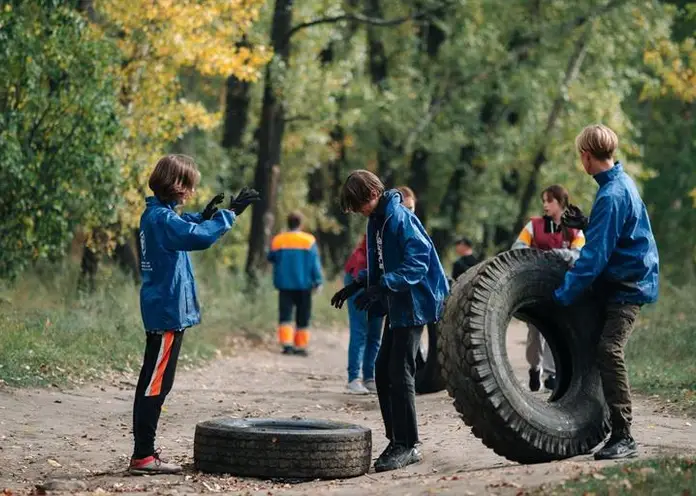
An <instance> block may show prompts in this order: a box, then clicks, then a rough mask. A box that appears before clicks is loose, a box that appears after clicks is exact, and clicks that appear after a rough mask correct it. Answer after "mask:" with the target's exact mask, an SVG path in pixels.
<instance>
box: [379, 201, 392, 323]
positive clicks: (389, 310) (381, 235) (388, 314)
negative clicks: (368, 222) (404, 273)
mask: <svg viewBox="0 0 696 496" xmlns="http://www.w3.org/2000/svg"><path fill="white" fill-rule="evenodd" d="M392 215H393V214H391V215H389V217H387V218H386V219H384V223H383V224H382V229H381V231H380V237H381V238H382V265H384V269H383V270H384V274H386V273H387V264H385V263H384V228H385V227H387V221H388V220H389V219H390V218H391V216H392ZM384 274H382V275H384ZM386 299H387V317H389V325H390V326H391V322H392V318H391V304H390V303H389V294H387V297H386Z"/></svg>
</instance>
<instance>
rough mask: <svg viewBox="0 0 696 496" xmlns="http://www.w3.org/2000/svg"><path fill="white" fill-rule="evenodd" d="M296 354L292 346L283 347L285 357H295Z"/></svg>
mask: <svg viewBox="0 0 696 496" xmlns="http://www.w3.org/2000/svg"><path fill="white" fill-rule="evenodd" d="M294 353H295V348H293V347H292V346H283V355H293V354H294Z"/></svg>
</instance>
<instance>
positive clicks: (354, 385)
mask: <svg viewBox="0 0 696 496" xmlns="http://www.w3.org/2000/svg"><path fill="white" fill-rule="evenodd" d="M346 389H347V390H348V394H370V391H369V390H368V389H367V388H366V387H365V386H363V383H362V381H361V380H360V379H353V380H352V381H350V382H349V383H348V384H347V385H346Z"/></svg>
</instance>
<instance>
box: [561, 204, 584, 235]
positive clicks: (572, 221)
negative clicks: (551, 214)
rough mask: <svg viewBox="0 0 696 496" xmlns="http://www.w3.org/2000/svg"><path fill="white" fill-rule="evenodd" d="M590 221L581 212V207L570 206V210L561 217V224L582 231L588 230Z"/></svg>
mask: <svg viewBox="0 0 696 496" xmlns="http://www.w3.org/2000/svg"><path fill="white" fill-rule="evenodd" d="M588 222H589V220H588V218H587V217H585V215H584V214H583V213H582V210H580V207H577V206H575V205H568V208H567V209H566V211H565V212H563V216H562V217H561V224H562V225H564V226H566V227H569V228H571V229H580V230H581V231H585V230H587V224H588Z"/></svg>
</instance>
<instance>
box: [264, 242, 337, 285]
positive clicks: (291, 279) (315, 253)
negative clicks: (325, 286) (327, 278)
mask: <svg viewBox="0 0 696 496" xmlns="http://www.w3.org/2000/svg"><path fill="white" fill-rule="evenodd" d="M268 261H269V262H271V263H272V264H273V284H274V285H275V287H276V289H279V290H284V291H293V290H308V289H313V288H316V287H317V286H319V285H321V283H322V280H323V276H322V272H321V261H320V259H319V250H318V249H317V241H316V239H315V238H314V236H312V235H311V234H309V233H306V232H302V231H298V230H293V231H287V232H283V233H280V234H278V235H276V236H275V237H274V238H273V240H272V241H271V249H270V251H269V252H268Z"/></svg>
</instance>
